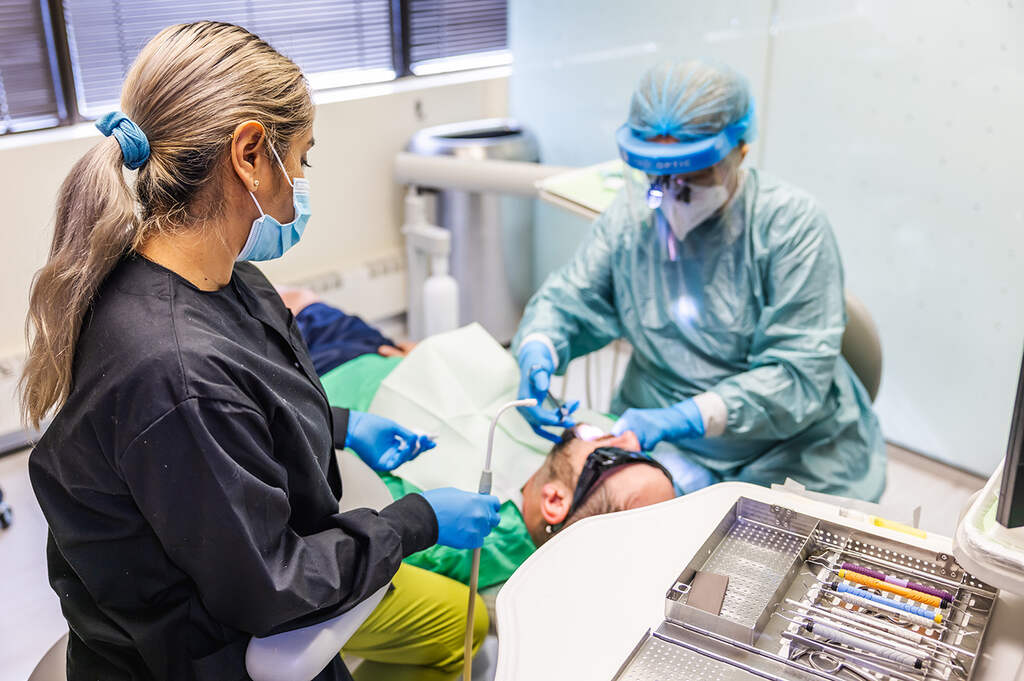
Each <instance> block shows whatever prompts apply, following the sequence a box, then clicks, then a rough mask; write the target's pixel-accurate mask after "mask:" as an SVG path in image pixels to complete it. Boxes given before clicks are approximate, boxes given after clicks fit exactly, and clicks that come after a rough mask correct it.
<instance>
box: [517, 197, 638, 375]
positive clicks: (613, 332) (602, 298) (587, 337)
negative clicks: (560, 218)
mask: <svg viewBox="0 0 1024 681" xmlns="http://www.w3.org/2000/svg"><path fill="white" fill-rule="evenodd" d="M619 212H621V211H616V210H615V206H614V204H613V206H612V208H609V210H607V211H605V212H604V213H602V214H601V215H600V216H599V217H598V218H597V219H596V220H595V221H594V224H593V226H592V227H591V229H590V232H589V234H588V235H587V237H586V240H585V241H584V242H583V243H582V244H580V246H579V248H578V249H577V250H576V253H575V254H574V255H573V257H572V259H571V260H570V261H569V262H568V263H567V264H566V265H565V266H563V267H562V268H561V269H559V270H557V271H555V272H553V273H552V274H551V275H550V276H549V277H548V278H547V280H546V281H545V282H544V284H543V285H542V286H541V287H540V289H539V290H538V291H537V292H536V293H535V294H534V295H533V297H532V298H531V299H530V302H529V304H528V305H527V306H526V310H525V312H524V313H523V320H522V322H521V323H520V325H519V330H518V331H517V333H516V337H515V339H514V340H513V342H512V347H513V348H515V349H516V351H518V348H519V346H520V344H521V343H522V342H523V340H524V339H525V338H527V337H528V336H531V335H535V334H540V335H543V336H546V337H547V338H548V339H550V340H551V343H552V345H553V346H554V348H555V352H556V354H557V355H558V356H557V357H556V360H555V361H556V366H557V367H559V369H561V370H564V367H566V366H567V365H568V364H569V360H571V359H573V358H575V357H581V356H583V355H586V354H588V353H590V352H593V351H594V350H599V349H600V348H602V347H604V346H605V345H607V344H608V343H610V342H612V341H613V340H615V339H616V338H618V337H619V336H621V335H622V333H621V325H620V322H619V315H618V312H617V311H616V309H615V294H614V284H613V277H612V256H613V248H614V247H613V244H612V236H611V233H610V232H611V230H610V228H611V227H612V226H613V224H612V223H613V222H614V221H615V220H614V217H613V216H614V215H615V214H618V213H619Z"/></svg>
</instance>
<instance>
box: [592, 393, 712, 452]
mask: <svg viewBox="0 0 1024 681" xmlns="http://www.w3.org/2000/svg"><path fill="white" fill-rule="evenodd" d="M627 430H631V431H633V433H634V434H635V435H636V438H637V439H638V440H639V441H640V448H641V449H642V450H644V451H645V452H649V451H651V450H652V449H654V445H656V444H658V443H659V442H661V441H662V440H668V441H669V442H674V441H676V440H690V439H693V438H698V437H704V419H703V418H702V417H701V415H700V409H698V408H697V403H696V402H694V401H693V399H692V398H691V399H689V400H684V401H682V402H679V403H677V404H673V405H672V406H671V407H665V408H664V409H627V410H626V413H625V414H623V415H622V418H620V419H619V420H618V421H616V422H615V425H614V426H612V435H622V434H623V433H625V432H626V431H627Z"/></svg>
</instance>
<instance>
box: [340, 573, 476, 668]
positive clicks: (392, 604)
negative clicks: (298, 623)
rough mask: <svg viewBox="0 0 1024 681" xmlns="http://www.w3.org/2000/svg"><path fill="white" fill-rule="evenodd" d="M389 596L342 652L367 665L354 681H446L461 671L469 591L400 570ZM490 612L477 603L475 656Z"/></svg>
mask: <svg viewBox="0 0 1024 681" xmlns="http://www.w3.org/2000/svg"><path fill="white" fill-rule="evenodd" d="M391 583H392V584H393V585H394V587H395V588H394V589H393V590H391V592H389V593H388V594H387V595H386V596H384V600H382V601H381V602H380V605H378V606H377V608H376V609H375V610H374V611H373V613H371V615H370V617H369V618H368V619H367V620H366V621H365V622H364V623H363V626H361V627H360V628H359V629H358V630H357V631H356V633H355V634H353V635H352V638H351V639H349V641H348V643H347V644H346V645H345V647H344V648H343V649H342V655H343V656H346V657H347V656H349V655H352V656H355V657H359V658H362V659H363V662H362V663H361V664H359V666H357V667H356V668H355V670H354V671H353V672H352V675H353V676H354V677H355V679H356V681H371V680H373V679H388V681H406V680H409V681H412V680H414V679H415V680H416V681H434V680H437V681H442V680H447V679H455V678H456V677H457V676H458V675H459V672H461V671H462V665H463V655H462V646H463V642H464V638H465V635H466V606H467V605H468V603H469V588H468V587H466V585H465V584H460V583H459V582H456V581H454V580H452V579H448V578H447V577H443V576H441V575H438V574H434V573H433V572H427V571H426V570H422V569H420V568H418V567H414V566H412V565H406V564H404V563H403V564H402V566H401V567H400V568H398V572H397V573H396V574H395V576H394V577H393V578H392V579H391ZM487 625H488V619H487V609H486V608H485V607H484V603H483V601H482V600H480V597H479V596H477V598H476V606H475V608H474V615H473V653H474V654H475V653H476V652H477V651H478V650H479V649H480V646H481V644H482V643H483V641H484V637H485V636H486V635H487Z"/></svg>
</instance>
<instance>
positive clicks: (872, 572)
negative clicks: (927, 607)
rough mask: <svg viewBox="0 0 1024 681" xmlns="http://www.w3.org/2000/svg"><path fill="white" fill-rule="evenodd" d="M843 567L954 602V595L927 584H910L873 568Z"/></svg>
mask: <svg viewBox="0 0 1024 681" xmlns="http://www.w3.org/2000/svg"><path fill="white" fill-rule="evenodd" d="M842 567H843V569H844V570H849V571H850V572H859V573H860V574H862V575H867V576H868V577H874V578H875V579H880V580H882V581H883V582H889V583H890V584H895V585H896V586H902V587H903V588H904V589H913V590H914V591H920V592H921V593H925V594H929V595H930V596H936V597H938V598H941V599H942V600H944V601H952V600H953V594H951V593H949V592H948V591H942V590H941V589H934V588H932V587H930V586H928V585H927V584H918V583H917V582H910V581H907V580H905V579H900V578H899V577H890V576H889V575H887V574H885V573H884V572H879V571H878V570H872V569H871V568H866V567H864V566H863V565H855V564H853V563H843V566H842Z"/></svg>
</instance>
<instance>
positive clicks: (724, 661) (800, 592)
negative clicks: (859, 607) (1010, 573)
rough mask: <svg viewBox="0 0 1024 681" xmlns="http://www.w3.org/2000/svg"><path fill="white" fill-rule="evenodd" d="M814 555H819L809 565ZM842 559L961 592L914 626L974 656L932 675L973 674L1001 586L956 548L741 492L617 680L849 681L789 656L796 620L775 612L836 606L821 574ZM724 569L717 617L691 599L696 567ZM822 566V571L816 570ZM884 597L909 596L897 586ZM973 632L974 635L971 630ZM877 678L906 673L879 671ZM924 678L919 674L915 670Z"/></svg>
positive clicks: (963, 680)
mask: <svg viewBox="0 0 1024 681" xmlns="http://www.w3.org/2000/svg"><path fill="white" fill-rule="evenodd" d="M810 556H813V557H814V558H813V560H812V563H807V562H806V561H807V559H808V557H810ZM844 561H848V562H851V563H856V564H858V565H862V566H865V567H869V568H873V569H876V570H879V571H881V572H885V573H887V574H890V575H894V576H898V577H902V578H906V579H910V580H912V581H916V582H921V583H924V584H927V585H929V586H932V587H935V588H941V589H944V590H947V591H950V592H951V593H953V594H954V596H955V598H954V600H953V605H954V606H956V607H955V608H954V609H952V610H951V611H949V612H948V613H947V616H946V618H945V623H944V626H943V627H935V628H934V629H928V628H924V627H915V628H913V629H912V631H914V632H915V633H919V634H921V635H922V636H927V637H929V638H932V639H935V640H938V641H942V642H943V643H946V644H950V645H954V646H957V647H958V648H959V649H961V650H963V651H965V652H966V653H967V654H966V655H964V656H962V657H961V658H960V659H961V661H962V662H963V663H964V669H963V674H961V675H954V674H953V672H951V671H950V670H949V669H946V670H945V671H943V669H941V668H937V667H936V666H935V663H934V661H930V662H929V666H930V668H928V669H926V670H923V671H925V672H927V674H928V678H929V679H930V680H931V679H946V680H948V681H954V680H955V681H971V678H972V677H973V673H974V667H975V665H974V659H975V657H974V656H976V655H977V654H979V653H980V651H981V648H982V645H983V642H984V636H985V633H986V631H987V628H988V621H989V619H990V618H991V615H992V610H993V608H994V607H995V603H996V600H997V596H998V591H997V590H996V589H994V588H992V587H991V586H989V585H988V584H985V583H984V582H982V581H980V580H978V579H976V578H975V577H973V576H971V575H970V574H968V573H966V572H965V571H964V570H963V568H962V567H960V565H958V564H957V562H956V561H955V560H954V559H953V557H952V556H950V555H948V554H945V553H939V554H935V553H933V552H929V551H927V550H926V549H922V548H919V547H916V546H913V545H911V544H906V543H902V542H897V541H893V540H890V539H887V538H884V537H880V536H877V535H874V534H871V533H868V532H862V531H856V530H852V529H850V528H848V527H845V526H843V525H838V524H836V523H832V522H828V521H824V520H820V519H818V518H814V517H812V516H808V515H805V514H801V513H797V512H795V511H793V510H791V509H787V508H785V507H780V506H776V505H769V504H764V503H762V502H758V501H754V500H752V499H747V498H740V499H739V500H738V501H737V502H736V504H734V505H733V507H732V508H731V509H730V511H729V513H728V514H726V516H725V517H724V518H723V519H722V521H721V522H720V523H719V524H718V526H717V527H716V528H715V531H714V532H712V534H711V536H710V537H708V539H707V541H706V542H704V544H703V545H702V546H701V547H700V549H699V550H698V551H697V552H696V554H695V555H694V557H693V559H692V560H691V561H690V562H689V563H688V564H687V566H686V567H685V568H684V569H683V571H682V572H681V573H680V574H679V577H678V578H677V579H676V580H675V582H674V583H673V585H672V587H671V588H670V589H669V591H668V593H667V594H666V600H665V617H666V620H665V621H664V622H663V623H662V624H661V625H660V626H659V627H658V628H657V629H656V630H655V631H654V632H650V631H648V632H647V634H645V635H644V637H643V638H642V639H641V641H640V643H639V644H638V645H637V646H636V648H635V649H634V650H633V653H632V654H631V655H630V656H629V658H628V659H627V660H626V661H625V662H624V663H623V665H622V667H621V668H620V670H619V672H618V674H617V675H616V677H615V679H616V681H618V680H620V679H622V680H625V679H630V680H631V681H648V680H654V679H657V680H659V681H669V680H670V679H686V680H687V681H691V680H692V681H705V680H707V681H710V680H718V679H721V680H723V681H734V680H735V681H748V680H751V679H773V680H778V681H785V680H790V681H792V680H800V681H802V680H805V679H807V680H821V679H828V680H830V681H837V680H838V681H845V680H847V679H855V678H857V677H855V676H850V675H849V673H848V672H846V671H842V672H840V673H838V674H835V673H827V672H824V671H822V670H820V669H817V668H814V667H813V666H808V665H807V664H805V663H802V662H801V661H799V660H792V659H790V657H791V652H793V651H792V650H791V649H790V648H791V643H790V641H789V640H788V639H787V638H786V637H785V636H783V633H784V632H785V631H787V630H788V632H789V633H795V632H796V631H797V630H798V628H797V625H796V624H793V623H790V622H788V621H786V620H785V619H783V618H779V617H773V614H775V613H776V612H778V610H779V609H780V606H781V605H782V604H784V603H786V600H787V599H790V600H792V601H796V602H799V603H801V604H804V605H808V606H809V605H825V606H829V605H836V604H838V601H835V602H832V601H829V596H828V595H827V594H823V592H822V591H821V589H820V588H819V586H818V580H817V579H816V578H825V577H826V576H827V575H828V574H833V573H830V572H829V571H828V570H827V569H826V568H824V567H822V566H821V564H822V563H824V564H827V565H829V566H830V567H832V568H838V567H839V566H840V565H841V564H842V563H843V562H844ZM699 570H702V571H707V572H713V573H717V574H724V575H727V576H728V577H729V586H728V589H727V590H726V594H725V599H724V601H723V604H722V609H721V612H720V613H719V614H718V615H713V614H711V613H708V612H705V611H703V610H699V609H697V608H694V607H691V606H689V605H687V598H688V594H689V587H690V584H691V583H692V580H693V577H694V576H695V575H696V573H697V571H699ZM819 572H820V574H815V573H819ZM886 597H887V598H890V597H891V598H895V600H897V601H899V600H905V599H901V598H899V597H897V596H893V595H892V594H891V593H886ZM971 632H973V633H971ZM872 678H876V679H879V680H882V679H890V678H899V677H898V676H897V675H892V676H890V675H885V674H880V673H876V674H873V676H872ZM917 678H920V677H917Z"/></svg>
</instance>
